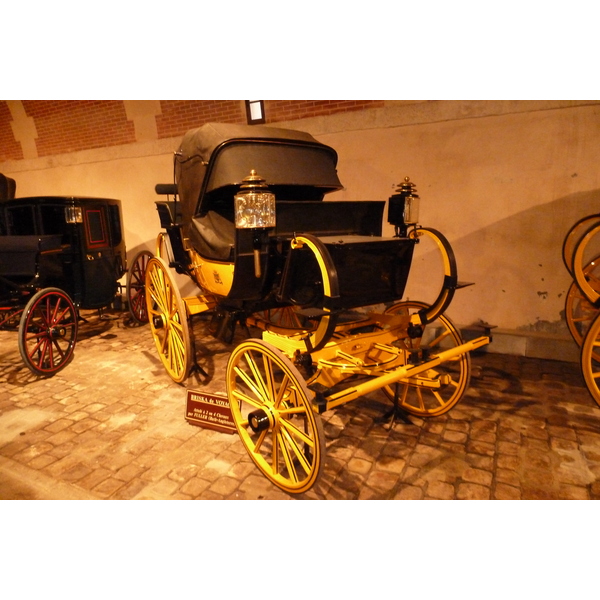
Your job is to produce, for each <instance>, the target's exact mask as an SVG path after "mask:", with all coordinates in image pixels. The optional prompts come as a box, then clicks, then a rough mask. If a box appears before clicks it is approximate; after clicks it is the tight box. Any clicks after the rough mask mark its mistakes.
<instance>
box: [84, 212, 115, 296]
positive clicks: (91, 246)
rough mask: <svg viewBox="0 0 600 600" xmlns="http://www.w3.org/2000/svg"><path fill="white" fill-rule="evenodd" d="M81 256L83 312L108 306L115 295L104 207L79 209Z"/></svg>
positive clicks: (112, 262) (111, 252) (111, 257)
mask: <svg viewBox="0 0 600 600" xmlns="http://www.w3.org/2000/svg"><path fill="white" fill-rule="evenodd" d="M83 215H84V217H83V225H84V228H85V253H84V256H83V257H82V258H83V298H82V306H83V307H84V308H100V307H102V306H107V305H108V304H110V303H111V302H112V301H113V299H114V296H115V293H116V291H117V282H116V280H115V274H114V260H113V251H112V246H111V243H110V237H109V230H108V218H107V217H108V215H107V214H106V206H105V205H104V204H92V205H90V206H84V207H83Z"/></svg>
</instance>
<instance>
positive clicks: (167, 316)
mask: <svg viewBox="0 0 600 600" xmlns="http://www.w3.org/2000/svg"><path fill="white" fill-rule="evenodd" d="M146 308H147V311H148V320H149V323H150V329H151V330H152V337H153V338H154V343H155V344H156V349H157V350H158V355H159V356H160V359H161V361H162V363H163V365H164V367H165V369H166V370H167V372H168V373H169V375H170V377H171V379H173V381H175V382H176V383H181V382H182V381H184V380H185V379H186V378H187V376H188V374H189V371H190V367H191V364H192V344H191V339H190V330H189V325H188V319H187V310H186V307H185V304H184V303H183V300H182V299H181V294H180V293H179V290H178V289H177V286H176V284H175V282H174V280H173V277H172V276H171V273H170V272H169V267H168V266H167V264H166V263H165V261H164V260H163V259H162V258H158V257H154V258H151V259H150V260H149V261H148V265H147V267H146Z"/></svg>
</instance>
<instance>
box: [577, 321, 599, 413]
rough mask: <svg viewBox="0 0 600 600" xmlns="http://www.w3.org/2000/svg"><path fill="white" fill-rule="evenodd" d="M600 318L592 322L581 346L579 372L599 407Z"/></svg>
mask: <svg viewBox="0 0 600 600" xmlns="http://www.w3.org/2000/svg"><path fill="white" fill-rule="evenodd" d="M599 356H600V318H598V315H597V316H596V318H595V319H594V320H593V321H592V324H591V325H590V328H589V329H588V331H587V333H586V334H585V337H584V338H583V344H582V346H581V353H580V363H581V372H582V374H583V378H584V379H585V383H586V385H587V388H588V390H589V391H590V394H591V395H592V398H593V399H594V400H595V401H596V404H598V405H599V406H600V387H599V386H600V383H599V380H600V359H599V358H598V357H599Z"/></svg>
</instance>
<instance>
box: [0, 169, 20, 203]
mask: <svg viewBox="0 0 600 600" xmlns="http://www.w3.org/2000/svg"><path fill="white" fill-rule="evenodd" d="M16 191H17V183H16V182H15V180H14V179H11V178H10V177H7V176H6V175H3V174H2V173H0V202H1V201H2V200H12V199H13V198H14V197H15V194H16Z"/></svg>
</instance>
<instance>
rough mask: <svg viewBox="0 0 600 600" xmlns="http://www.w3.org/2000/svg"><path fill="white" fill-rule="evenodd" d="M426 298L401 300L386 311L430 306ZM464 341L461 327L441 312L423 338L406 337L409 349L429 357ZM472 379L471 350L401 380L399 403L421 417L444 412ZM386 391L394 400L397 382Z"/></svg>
mask: <svg viewBox="0 0 600 600" xmlns="http://www.w3.org/2000/svg"><path fill="white" fill-rule="evenodd" d="M428 306H429V305H428V304H425V303H423V302H413V301H407V302H400V303H398V304H395V305H393V306H391V307H390V308H388V309H387V310H386V311H385V312H386V313H387V314H406V315H410V314H413V313H415V312H418V311H420V310H423V309H427V308H428ZM462 343H463V340H462V336H461V335H460V332H459V330H458V329H457V328H456V327H455V325H454V324H453V323H452V321H451V320H450V319H449V318H448V317H446V316H444V315H440V316H438V317H437V319H436V320H435V321H433V322H431V323H429V324H428V325H426V326H424V330H423V335H422V337H420V338H415V339H411V338H409V337H407V338H406V339H405V344H406V348H407V350H409V351H414V352H418V351H419V350H425V353H426V354H428V355H429V356H430V357H431V356H434V355H435V354H436V353H437V352H438V351H442V350H448V349H450V348H454V347H456V346H459V345H461V344H462ZM470 379H471V358H470V356H469V353H468V352H465V353H464V354H461V355H460V356H458V357H456V358H454V359H452V360H449V361H446V362H443V363H442V364H440V365H438V366H437V367H435V368H432V369H429V370H428V371H425V372H424V373H421V374H420V375H418V376H417V377H415V378H414V379H408V380H402V381H400V382H399V383H398V406H399V408H401V409H402V410H405V411H406V412H408V413H410V414H413V415H417V416H419V417H434V416H438V415H443V414H444V413H446V412H448V411H449V410H450V409H451V408H452V407H454V406H455V405H456V404H457V403H458V402H459V401H460V399H461V398H462V397H463V395H464V393H465V391H466V390H467V388H468V387H469V381H470ZM383 391H384V392H385V394H386V395H387V396H388V397H389V398H390V399H391V400H393V399H394V397H395V393H396V386H395V385H394V386H386V387H384V388H383Z"/></svg>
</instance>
